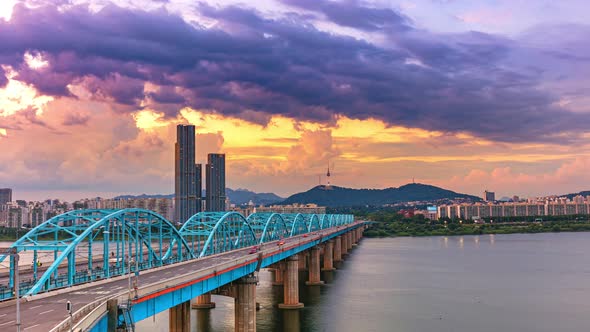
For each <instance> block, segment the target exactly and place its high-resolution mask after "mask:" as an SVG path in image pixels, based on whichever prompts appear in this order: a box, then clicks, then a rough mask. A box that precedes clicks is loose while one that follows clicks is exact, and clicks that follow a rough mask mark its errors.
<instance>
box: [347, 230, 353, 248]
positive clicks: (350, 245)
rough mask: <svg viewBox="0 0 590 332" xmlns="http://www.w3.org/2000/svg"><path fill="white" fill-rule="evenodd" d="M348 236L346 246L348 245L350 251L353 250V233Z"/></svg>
mask: <svg viewBox="0 0 590 332" xmlns="http://www.w3.org/2000/svg"><path fill="white" fill-rule="evenodd" d="M346 234H348V239H347V240H346V244H347V245H348V248H347V250H348V251H350V250H351V249H352V231H350V232H348V233H346Z"/></svg>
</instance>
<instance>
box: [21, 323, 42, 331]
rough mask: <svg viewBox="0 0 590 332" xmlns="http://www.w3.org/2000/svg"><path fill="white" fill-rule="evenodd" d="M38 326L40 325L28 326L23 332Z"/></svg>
mask: <svg viewBox="0 0 590 332" xmlns="http://www.w3.org/2000/svg"><path fill="white" fill-rule="evenodd" d="M39 325H40V324H35V325H32V326H29V327H25V329H24V330H23V331H26V330H29V329H32V328H33V327H37V326H39Z"/></svg>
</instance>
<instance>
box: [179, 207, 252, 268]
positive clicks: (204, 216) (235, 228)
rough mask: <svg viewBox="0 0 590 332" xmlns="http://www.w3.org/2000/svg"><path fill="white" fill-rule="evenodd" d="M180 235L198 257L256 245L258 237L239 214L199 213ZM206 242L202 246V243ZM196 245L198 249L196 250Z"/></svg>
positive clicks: (184, 227)
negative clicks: (197, 253)
mask: <svg viewBox="0 0 590 332" xmlns="http://www.w3.org/2000/svg"><path fill="white" fill-rule="evenodd" d="M180 234H181V235H182V236H183V237H184V238H185V239H187V240H190V241H188V243H191V245H192V247H193V251H195V252H200V253H199V255H198V257H203V256H207V255H212V254H216V253H220V252H224V251H229V250H234V249H239V248H244V247H248V246H251V245H255V244H256V243H257V241H256V235H255V233H254V230H253V229H252V227H250V224H249V223H248V220H247V219H246V218H244V216H243V215H241V214H239V213H237V212H199V213H197V214H195V215H194V216H192V217H190V218H189V219H188V220H187V221H186V222H185V223H184V225H183V226H182V228H181V229H180ZM203 240H204V241H205V242H204V244H203V245H202V246H201V242H202V241H203ZM195 244H196V249H195Z"/></svg>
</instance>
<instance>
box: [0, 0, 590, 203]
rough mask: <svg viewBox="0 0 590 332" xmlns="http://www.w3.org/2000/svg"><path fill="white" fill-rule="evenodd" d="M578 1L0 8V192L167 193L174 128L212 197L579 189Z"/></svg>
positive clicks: (587, 74) (582, 110) (584, 100)
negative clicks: (214, 184) (326, 189)
mask: <svg viewBox="0 0 590 332" xmlns="http://www.w3.org/2000/svg"><path fill="white" fill-rule="evenodd" d="M586 9H587V2H586V0H568V1H553V0H536V1H529V0H479V1H474V0H415V1H409V0H404V1H393V0H392V1H383V0H370V1H360V0H342V1H332V0H261V1H256V2H251V1H233V0H219V1H202V2H198V1H192V0H151V1H147V0H121V1H105V0H90V1H79V0H52V1H48V0H47V1H46V0H27V1H15V0H2V1H0V45H1V46H0V187H11V188H13V191H14V197H15V199H26V200H37V199H45V198H50V197H51V198H62V199H68V200H73V199H77V198H84V197H96V196H102V197H112V196H114V195H118V194H128V193H130V194H140V193H171V192H173V189H174V142H175V126H176V125H177V124H194V125H195V126H196V128H197V138H196V139H197V159H198V162H201V163H204V162H205V159H206V155H207V153H213V152H221V153H226V154H227V157H226V163H227V168H226V169H227V186H228V187H230V188H233V189H237V188H247V189H250V190H253V191H257V192H274V193H277V194H279V195H282V196H288V195H290V194H293V193H296V192H300V191H304V190H308V189H310V188H311V187H313V186H315V185H317V184H319V183H322V184H325V183H326V177H325V173H326V169H327V167H328V166H330V168H331V173H332V177H331V183H332V184H334V185H339V186H344V187H352V188H386V187H398V186H401V185H404V184H406V183H409V182H412V181H413V180H415V181H416V182H420V183H426V184H432V185H436V186H441V187H444V188H447V189H451V190H454V191H458V192H462V193H469V194H475V195H481V193H482V192H483V191H484V190H486V189H487V190H491V191H495V192H496V193H497V196H498V197H501V196H512V195H519V196H521V197H532V196H539V195H547V194H565V193H570V192H577V191H581V190H589V189H590V172H588V169H590V125H589V120H590V106H589V105H590V104H589V101H590V44H589V43H588V36H590V25H589V24H588V23H587V22H590V20H589V19H590V17H589V16H590V14H589V13H588V11H587V10H586Z"/></svg>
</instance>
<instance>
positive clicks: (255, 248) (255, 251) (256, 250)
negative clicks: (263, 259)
mask: <svg viewBox="0 0 590 332" xmlns="http://www.w3.org/2000/svg"><path fill="white" fill-rule="evenodd" d="M257 252H258V247H252V248H250V251H249V252H248V253H249V254H255V253H257Z"/></svg>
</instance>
